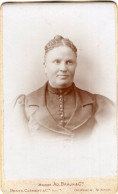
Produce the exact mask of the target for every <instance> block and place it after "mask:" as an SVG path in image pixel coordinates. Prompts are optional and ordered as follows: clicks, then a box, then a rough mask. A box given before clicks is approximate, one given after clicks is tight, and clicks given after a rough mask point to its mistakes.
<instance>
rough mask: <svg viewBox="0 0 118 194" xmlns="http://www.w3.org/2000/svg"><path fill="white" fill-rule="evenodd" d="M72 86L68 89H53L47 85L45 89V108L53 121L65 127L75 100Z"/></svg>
mask: <svg viewBox="0 0 118 194" xmlns="http://www.w3.org/2000/svg"><path fill="white" fill-rule="evenodd" d="M74 87H75V86H74V84H72V85H71V86H70V87H68V88H64V89H55V88H53V87H51V86H50V84H49V83H48V85H47V89H46V106H47V109H48V111H49V113H50V114H51V115H52V117H53V118H54V120H55V121H56V122H57V123H58V124H59V125H61V126H65V125H66V124H67V122H68V121H69V119H70V117H71V115H72V113H73V112H74V109H75V105H76V99H75V90H74Z"/></svg>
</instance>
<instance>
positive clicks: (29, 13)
mask: <svg viewBox="0 0 118 194" xmlns="http://www.w3.org/2000/svg"><path fill="white" fill-rule="evenodd" d="M55 35H62V36H63V37H65V38H69V39H70V40H71V41H72V42H73V43H74V44H75V45H76V47H77V48H78V59H77V62H78V65H77V69H76V74H75V80H74V81H75V84H76V86H77V87H79V88H82V89H84V90H87V91H90V92H92V93H97V94H101V95H104V96H106V97H108V98H109V99H111V100H112V101H114V102H116V5H115V4H114V3H111V2H107V3H103V2H101V3H98V2H97V3H96V2H94V3H61V2H60V3H53V4H51V3H13V4H10V3H9V4H8V3H7V4H4V5H3V86H4V134H5V135H4V136H5V139H4V145H5V146H6V145H7V146H8V151H9V150H10V149H11V148H10V149H9V134H10V127H9V126H8V124H7V118H8V116H9V115H8V112H9V111H8V107H9V105H10V103H11V102H12V101H13V100H14V99H15V97H16V96H17V95H19V94H28V93H30V92H32V91H33V90H36V89H37V88H39V87H41V86H42V85H43V84H44V83H45V82H46V80H47V79H46V76H45V73H44V67H43V60H44V46H45V45H46V44H47V42H48V41H50V39H52V38H53V37H54V36H55ZM105 131H107V129H105ZM111 134H112V137H113V138H112V140H113V141H111V142H110V144H109V139H110V137H111ZM96 139H97V138H96ZM106 139H107V140H108V142H107V143H108V144H109V146H110V151H111V153H112V154H111V155H110V154H109V153H108V152H107V151H106V153H108V154H109V158H111V160H112V161H111V160H110V161H108V163H107V165H106V163H105V162H106V158H105V157H106V156H105V155H104V161H103V163H104V165H105V169H104V170H103V171H102V170H101V172H99V153H97V152H96V149H95V150H94V154H93V156H94V158H95V162H94V160H93V158H92V154H91V158H92V159H91V160H92V162H91V163H90V165H91V167H90V169H89V171H90V173H89V172H88V169H86V168H85V169H84V173H85V174H84V173H83V172H82V173H83V174H81V173H80V176H81V177H84V176H88V177H90V176H93V177H97V176H99V174H100V173H101V174H100V175H101V176H115V175H116V161H117V159H116V158H117V157H116V136H115V135H114V132H113V130H112V129H111V131H110V130H109V135H108V138H107V137H106ZM110 140H111V139H110ZM102 141H104V134H103V133H102ZM81 142H82V144H84V143H83V140H81ZM92 143H93V144H92ZM92 143H91V142H90V144H91V145H92V146H91V147H92V148H93V147H94V146H97V145H96V144H94V143H96V142H92ZM104 143H106V142H104ZM104 143H103V144H101V145H100V146H101V147H100V149H101V150H102V151H103V152H104V147H102V145H103V146H104ZM16 145H17V142H16ZM16 145H15V146H16ZM93 145H94V146H93ZM15 146H14V147H15ZM5 148H6V147H5ZM85 148H86V149H89V148H88V147H87V146H86V147H85ZM53 149H55V152H56V147H53ZM80 149H82V147H80ZM29 152H30V150H28V153H29ZM90 152H91V150H90ZM18 154H20V153H18ZM26 154H27V153H25V154H24V157H25V156H26ZM32 154H34V153H33V152H32ZM83 154H85V153H83V152H81V154H80V155H79V157H80V158H82V157H84V156H83ZM8 155H9V158H10V153H9V152H7V151H6V152H5V165H6V175H7V178H14V177H15V178H19V177H20V178H27V177H28V178H32V177H33V178H37V177H38V178H39V175H38V174H35V173H34V172H32V173H31V172H30V170H29V169H31V170H32V169H33V167H32V166H31V167H29V168H27V166H28V165H29V166H30V165H32V164H30V163H26V164H24V163H23V165H24V168H19V169H20V171H19V173H21V172H22V171H23V169H25V171H24V173H25V172H27V171H28V172H27V174H26V176H25V175H24V176H22V173H21V175H18V176H19V177H17V173H16V174H13V172H12V170H11V166H10V165H11V163H12V165H14V166H15V167H17V168H18V166H17V164H14V160H13V159H12V160H13V161H12V162H11V163H10V162H9V160H8ZM29 155H30V154H29ZM81 155H82V157H81ZM96 155H97V157H96ZM14 157H15V156H14ZM25 158H26V157H25ZM32 158H33V156H32V155H31V159H32ZM10 159H11V158H10ZM18 159H19V158H18ZM21 160H22V159H21V158H20V160H19V164H18V165H20V162H21ZM26 160H27V158H26ZM38 160H39V162H40V158H38ZM78 160H79V158H78ZM86 161H87V160H86V158H85V162H86ZM23 162H24V161H23ZM37 163H38V162H37ZM55 164H56V163H55ZM88 164H89V163H88ZM97 164H98V166H97ZM25 165H26V166H25ZM37 165H38V167H37V169H38V168H40V166H39V164H37ZM81 165H84V164H83V163H82V164H81ZM63 168H65V166H63ZM73 168H74V167H73ZM79 168H80V167H79ZM92 168H95V172H93V174H92V175H91V169H92ZM109 168H111V170H110V171H109ZM37 169H35V170H36V171H37V172H38V170H37ZM39 170H40V169H39ZM49 170H50V169H49ZM80 170H81V169H80ZM82 170H83V169H82ZM62 171H63V172H64V169H62ZM16 172H17V171H16ZM72 172H75V173H76V169H74V170H73V171H72ZM28 173H29V174H28ZM33 173H34V174H33ZM44 173H45V172H44ZM51 173H53V174H52V175H51V174H50V173H49V175H50V177H51V178H52V177H54V178H55V177H56V173H57V172H56V171H55V174H54V172H51ZM60 176H61V174H60ZM76 177H78V174H77V175H76Z"/></svg>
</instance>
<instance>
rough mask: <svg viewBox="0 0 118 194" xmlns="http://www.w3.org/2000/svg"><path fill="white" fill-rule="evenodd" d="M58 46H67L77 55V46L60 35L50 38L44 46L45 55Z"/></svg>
mask: <svg viewBox="0 0 118 194" xmlns="http://www.w3.org/2000/svg"><path fill="white" fill-rule="evenodd" d="M59 46H67V47H69V48H71V49H72V51H73V52H74V53H75V55H76V56H77V48H76V46H75V45H74V44H73V43H72V41H70V40H69V39H68V38H63V37H62V36H61V35H56V36H55V37H54V38H53V39H52V40H50V41H49V42H48V43H47V44H46V46H45V56H46V54H47V53H48V52H49V51H50V50H52V49H54V48H55V47H59Z"/></svg>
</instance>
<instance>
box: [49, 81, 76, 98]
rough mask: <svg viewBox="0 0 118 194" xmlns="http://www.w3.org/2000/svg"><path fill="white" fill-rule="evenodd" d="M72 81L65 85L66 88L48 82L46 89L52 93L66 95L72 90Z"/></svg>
mask: <svg viewBox="0 0 118 194" xmlns="http://www.w3.org/2000/svg"><path fill="white" fill-rule="evenodd" d="M74 86H75V85H74V83H72V85H71V86H69V87H67V88H54V87H52V86H51V85H50V83H49V82H48V83H47V90H48V91H49V92H51V93H53V94H58V95H59V94H63V95H67V94H69V93H70V92H72V91H74Z"/></svg>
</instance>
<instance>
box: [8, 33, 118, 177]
mask: <svg viewBox="0 0 118 194" xmlns="http://www.w3.org/2000/svg"><path fill="white" fill-rule="evenodd" d="M76 66H77V48H76V47H75V45H74V44H73V43H72V42H71V41H70V40H69V39H66V38H63V37H62V36H55V37H54V38H53V39H52V40H51V41H50V42H49V43H48V44H47V45H46V46H45V57H44V68H45V73H46V75H47V78H48V82H47V83H45V85H44V86H43V87H41V88H39V89H38V90H36V91H33V92H32V93H30V94H28V95H20V96H19V97H18V98H17V99H16V102H15V106H14V117H13V123H14V122H15V121H16V124H14V127H13V128H14V130H13V128H12V130H11V131H10V136H11V139H12V143H11V145H12V146H11V147H12V149H11V154H10V160H11V159H12V160H14V162H15V161H16V162H15V163H17V166H16V167H14V165H13V166H12V168H11V169H12V175H11V176H12V177H13V178H14V177H15V178H19V177H21V178H24V177H25V178H27V179H29V178H32V179H33V178H34V179H35V178H38V179H39V178H80V177H98V176H111V175H114V174H115V173H116V172H115V162H116V160H114V162H113V161H112V158H115V154H116V151H115V150H116V141H114V140H115V135H114V126H115V121H114V120H115V108H114V104H113V103H112V102H111V101H110V100H109V99H108V98H106V97H104V96H101V95H98V94H92V93H90V92H87V91H84V90H81V89H79V88H77V87H76V86H75V84H74V83H73V79H74V74H75V70H76ZM15 134H16V135H15ZM16 136H17V138H16ZM8 138H9V139H10V137H8ZM27 140H28V141H27ZM29 140H30V141H29ZM26 142H27V143H26ZM13 150H15V151H14V152H15V154H13ZM19 150H20V151H19ZM108 150H109V152H108ZM113 150H114V151H113ZM22 157H24V160H23V159H22V160H21V158H22ZM19 161H20V162H19ZM23 161H25V162H23ZM11 163H12V162H11ZM106 163H107V165H106ZM8 166H9V165H8ZM18 169H22V170H21V171H19V173H20V174H18V173H17V172H18ZM24 169H25V171H24ZM13 172H14V173H13Z"/></svg>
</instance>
